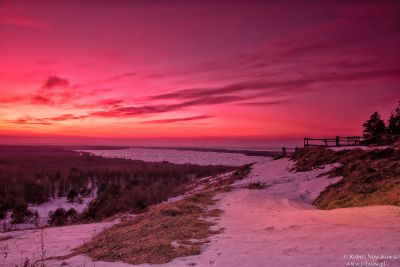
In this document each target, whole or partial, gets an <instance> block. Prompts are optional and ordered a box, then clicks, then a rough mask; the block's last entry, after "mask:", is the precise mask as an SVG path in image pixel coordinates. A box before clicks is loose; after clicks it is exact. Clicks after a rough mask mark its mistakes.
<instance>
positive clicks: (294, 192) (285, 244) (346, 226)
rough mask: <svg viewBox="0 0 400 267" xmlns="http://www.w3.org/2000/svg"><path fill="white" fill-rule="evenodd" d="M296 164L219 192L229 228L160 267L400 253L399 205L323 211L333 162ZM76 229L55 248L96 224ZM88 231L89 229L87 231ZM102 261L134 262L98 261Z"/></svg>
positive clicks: (271, 164) (264, 166) (282, 163)
mask: <svg viewBox="0 0 400 267" xmlns="http://www.w3.org/2000/svg"><path fill="white" fill-rule="evenodd" d="M292 167H293V163H292V162H290V161H289V160H287V159H281V160H277V161H267V162H260V163H257V164H255V165H254V166H253V170H252V171H251V173H250V175H249V177H248V178H246V179H243V180H240V181H238V182H237V183H235V184H234V186H235V188H236V189H235V190H233V191H231V192H228V193H221V194H219V195H218V196H217V198H218V199H219V201H218V202H217V204H216V208H220V209H223V210H224V214H223V215H222V217H221V218H217V219H216V222H217V225H216V228H224V229H225V230H224V232H223V233H222V234H219V235H215V236H212V237H211V238H210V240H211V242H210V243H209V244H208V245H207V246H206V247H204V250H203V252H202V253H201V254H200V255H197V256H190V257H185V258H178V259H175V260H173V261H172V262H170V263H168V264H164V265H159V266H167V267H172V266H182V267H183V266H218V267H231V266H244V267H265V266H315V267H317V266H346V264H347V263H348V262H352V263H356V262H360V261H361V260H360V259H359V260H358V261H357V260H355V259H350V258H351V257H352V256H354V255H356V254H357V253H358V255H360V256H364V255H367V254H368V253H369V254H371V255H381V254H383V255H387V256H389V255H393V254H395V253H397V255H400V251H399V241H398V240H400V208H399V207H392V206H373V207H364V208H346V209H336V210H331V211H325V210H317V209H316V208H315V207H313V206H312V205H311V204H310V203H311V202H312V200H313V199H314V198H315V197H317V196H318V194H319V192H320V191H321V190H323V189H324V188H325V187H326V186H327V185H329V184H331V183H333V182H336V181H338V180H339V178H334V179H332V178H327V177H326V176H322V177H318V175H319V174H321V173H323V172H325V171H327V170H328V169H329V168H332V166H326V167H325V168H324V169H323V168H321V169H316V170H313V171H310V172H304V173H293V172H290V171H289V170H290V169H291V168H292ZM251 182H262V183H265V184H266V185H268V186H269V187H267V188H266V189H263V190H249V189H245V188H243V187H244V186H245V185H247V184H248V183H251ZM75 227H77V229H76V230H74V231H77V234H76V237H75V239H73V238H71V239H67V240H64V239H63V238H62V234H58V233H62V232H63V231H65V230H63V229H65V228H64V227H59V228H52V230H51V231H54V232H53V233H52V234H51V236H54V237H53V238H51V237H50V234H49V235H48V236H49V241H48V242H49V244H54V247H57V246H58V244H64V246H67V244H68V247H72V246H74V245H76V244H78V243H79V240H80V238H81V237H80V233H83V232H85V229H80V228H79V227H83V228H84V227H86V231H89V229H90V226H89V228H88V226H75ZM29 235H30V234H29V233H26V234H22V236H24V237H20V238H19V239H14V238H12V239H9V240H12V241H11V242H15V244H16V245H14V248H17V247H18V248H19V247H23V246H26V242H28V240H29ZM87 235H88V233H87V232H85V234H84V236H87ZM3 244H4V241H2V242H0V247H1V246H2V245H3ZM67 250H68V249H64V250H62V252H65V251H67ZM59 252H61V250H60V251H59ZM59 252H57V255H59V254H58V253H59ZM351 254H352V255H351ZM370 261H371V262H372V261H374V262H376V261H377V260H370ZM61 262H62V261H57V260H53V261H48V262H47V266H60V264H61ZM65 262H66V263H68V264H70V266H84V265H83V263H85V265H86V266H93V264H94V263H92V262H90V261H89V259H88V258H85V257H84V256H82V255H79V256H75V257H73V258H70V259H68V260H66V261H65ZM381 263H382V264H383V262H381ZM95 266H97V267H101V266H110V267H122V266H130V265H127V264H123V263H107V262H95ZM140 266H141V267H150V266H158V265H147V264H142V265H140ZM370 266H372V265H370ZM382 266H383V265H382ZM385 266H400V261H399V260H388V259H386V260H385Z"/></svg>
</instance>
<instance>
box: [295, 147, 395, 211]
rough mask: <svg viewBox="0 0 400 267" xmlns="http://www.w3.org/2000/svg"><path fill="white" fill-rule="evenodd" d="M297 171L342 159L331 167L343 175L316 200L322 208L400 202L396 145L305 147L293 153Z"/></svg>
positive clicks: (335, 173)
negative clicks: (338, 147) (386, 146)
mask: <svg viewBox="0 0 400 267" xmlns="http://www.w3.org/2000/svg"><path fill="white" fill-rule="evenodd" d="M292 158H293V159H294V160H295V161H296V166H295V170H296V171H307V170H310V169H313V168H316V167H318V166H321V165H324V164H329V163H340V166H339V167H336V168H334V169H333V170H331V171H329V172H328V173H326V174H328V175H330V176H331V177H335V176H342V177H343V179H342V180H340V181H339V182H337V183H335V184H332V185H330V186H329V187H327V188H326V189H325V190H324V191H323V192H322V193H321V194H320V195H319V196H318V198H317V199H316V200H315V201H314V204H315V205H316V206H317V207H319V208H321V209H335V208H345V207H360V206H372V205H397V206H400V197H399V196H400V151H399V150H396V149H393V148H386V149H376V150H366V151H364V150H361V149H352V150H344V151H338V152H335V151H332V150H329V149H324V148H309V149H302V150H300V151H299V152H298V153H296V154H295V155H294V156H293V157H292Z"/></svg>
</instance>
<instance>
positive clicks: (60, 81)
mask: <svg viewBox="0 0 400 267" xmlns="http://www.w3.org/2000/svg"><path fill="white" fill-rule="evenodd" d="M68 86H69V81H68V80H67V79H65V78H61V77H58V76H50V77H49V78H47V80H46V81H45V83H44V84H43V86H42V88H43V89H52V88H54V87H68Z"/></svg>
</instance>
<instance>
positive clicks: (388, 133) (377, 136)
mask: <svg viewBox="0 0 400 267" xmlns="http://www.w3.org/2000/svg"><path fill="white" fill-rule="evenodd" d="M362 126H363V127H364V130H363V136H364V138H365V141H364V142H365V143H366V144H377V145H382V144H391V143H393V142H395V141H396V140H398V139H399V138H400V101H399V104H398V106H397V107H396V108H395V109H394V110H393V111H392V112H391V113H390V117H389V119H388V121H387V124H386V123H385V121H384V120H383V119H382V116H381V114H379V113H378V112H377V111H375V112H374V113H372V115H371V116H370V118H369V119H368V120H367V121H366V122H364V123H363V124H362Z"/></svg>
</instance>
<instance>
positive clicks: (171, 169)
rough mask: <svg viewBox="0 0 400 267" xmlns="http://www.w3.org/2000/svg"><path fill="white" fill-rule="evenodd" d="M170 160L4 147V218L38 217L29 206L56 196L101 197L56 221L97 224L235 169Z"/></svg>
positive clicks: (0, 170)
mask: <svg viewBox="0 0 400 267" xmlns="http://www.w3.org/2000/svg"><path fill="white" fill-rule="evenodd" d="M234 169H235V168H234V167H227V166H198V165H193V164H182V165H178V164H172V163H168V162H159V163H152V162H144V161H139V160H129V159H118V158H103V157H99V156H94V155H91V154H89V153H80V152H76V151H73V150H69V149H65V148H61V147H50V146H48V147H46V146H0V219H1V218H4V216H5V215H6V212H12V213H11V216H12V219H13V221H14V222H15V223H17V222H23V221H24V219H25V218H26V217H29V216H34V214H32V212H31V211H29V209H28V204H41V203H44V202H47V201H48V200H49V198H51V197H67V198H68V200H69V201H79V200H80V199H81V198H82V197H87V196H93V195H94V194H97V197H96V198H95V199H94V200H92V201H91V202H90V203H89V206H88V208H87V209H86V210H85V211H84V213H83V214H79V215H78V214H77V213H76V211H74V210H69V211H65V210H63V209H59V210H57V211H56V212H54V213H53V214H51V216H50V223H52V224H57V225H61V224H64V223H65V222H73V221H96V220H100V219H102V218H105V217H108V216H112V215H114V214H116V213H118V212H125V211H128V212H140V211H143V210H145V209H146V208H147V207H148V206H149V205H151V204H156V203H159V202H161V201H163V200H166V199H168V198H169V197H172V196H174V195H176V194H178V193H179V192H180V190H182V186H183V185H184V184H185V183H186V182H188V181H190V180H192V179H197V178H199V177H205V176H210V175H216V174H219V173H223V172H227V171H231V170H234Z"/></svg>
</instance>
